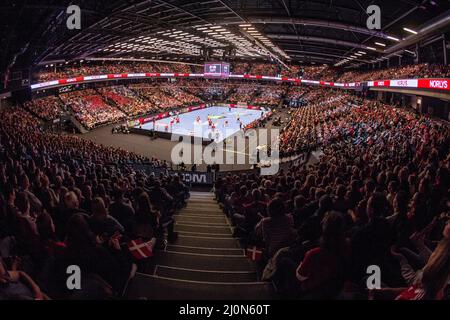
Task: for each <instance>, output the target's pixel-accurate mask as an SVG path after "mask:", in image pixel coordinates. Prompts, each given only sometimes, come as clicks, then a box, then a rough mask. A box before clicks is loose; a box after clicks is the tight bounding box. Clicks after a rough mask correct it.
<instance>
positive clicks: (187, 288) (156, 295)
mask: <svg viewBox="0 0 450 320" xmlns="http://www.w3.org/2000/svg"><path fill="white" fill-rule="evenodd" d="M270 292H271V285H270V284H269V283H265V282H242V283H213V282H199V281H187V280H177V279H170V278H162V277H156V276H150V275H145V274H141V273H137V274H136V276H135V277H134V279H133V280H132V281H131V283H130V285H129V287H128V290H127V294H126V297H127V298H128V299H142V298H146V299H150V300H186V299H188V300H205V299H207V300H250V299H251V300H268V299H270Z"/></svg>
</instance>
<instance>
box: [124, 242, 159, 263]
mask: <svg viewBox="0 0 450 320" xmlns="http://www.w3.org/2000/svg"><path fill="white" fill-rule="evenodd" d="M127 246H128V250H130V253H131V254H132V255H133V257H135V258H136V259H137V260H142V259H145V258H149V257H151V256H153V250H152V243H151V242H150V241H147V242H144V241H143V240H142V239H136V240H131V241H130V242H128V244H127Z"/></svg>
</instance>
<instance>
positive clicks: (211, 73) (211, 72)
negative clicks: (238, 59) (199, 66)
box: [203, 62, 230, 78]
mask: <svg viewBox="0 0 450 320" xmlns="http://www.w3.org/2000/svg"><path fill="white" fill-rule="evenodd" d="M203 73H204V75H205V77H206V78H228V77H229V76H230V64H229V63H226V62H206V63H205V69H204V72H203Z"/></svg>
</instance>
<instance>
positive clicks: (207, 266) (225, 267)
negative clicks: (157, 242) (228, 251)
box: [155, 251, 256, 271]
mask: <svg viewBox="0 0 450 320" xmlns="http://www.w3.org/2000/svg"><path fill="white" fill-rule="evenodd" d="M155 261H157V264H158V265H163V266H169V267H178V268H186V269H199V270H217V271H255V269H256V268H255V266H254V264H253V263H252V262H251V261H250V260H249V259H247V257H245V256H244V255H243V254H241V255H236V256H230V255H201V254H185V253H183V254H181V253H176V252H167V251H160V252H157V253H155Z"/></svg>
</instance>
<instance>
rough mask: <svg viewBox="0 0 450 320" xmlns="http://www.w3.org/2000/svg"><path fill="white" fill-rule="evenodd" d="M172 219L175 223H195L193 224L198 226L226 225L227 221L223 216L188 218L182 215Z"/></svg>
mask: <svg viewBox="0 0 450 320" xmlns="http://www.w3.org/2000/svg"><path fill="white" fill-rule="evenodd" d="M174 218H175V220H176V221H177V222H182V223H195V224H200V225H208V224H224V225H228V224H227V220H226V219H225V216H221V217H214V216H211V217H204V216H189V215H185V214H183V215H176V216H175V217H174Z"/></svg>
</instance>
